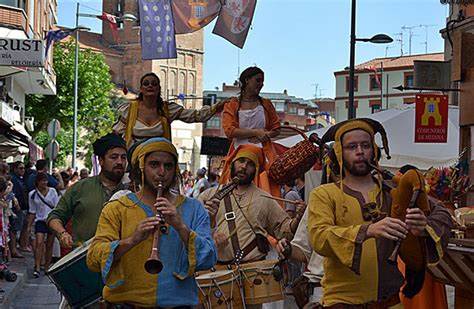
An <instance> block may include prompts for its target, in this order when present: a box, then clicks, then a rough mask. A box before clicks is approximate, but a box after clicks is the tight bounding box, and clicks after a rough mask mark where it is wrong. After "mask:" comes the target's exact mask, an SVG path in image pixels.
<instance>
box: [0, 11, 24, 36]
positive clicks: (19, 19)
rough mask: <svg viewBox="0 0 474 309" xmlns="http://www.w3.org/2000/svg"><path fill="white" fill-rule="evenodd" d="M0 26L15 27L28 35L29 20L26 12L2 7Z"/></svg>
mask: <svg viewBox="0 0 474 309" xmlns="http://www.w3.org/2000/svg"><path fill="white" fill-rule="evenodd" d="M0 25H1V26H7V27H13V28H17V29H20V30H23V31H25V33H28V19H27V17H26V14H25V11H24V10H23V9H20V8H15V7H11V6H6V5H0Z"/></svg>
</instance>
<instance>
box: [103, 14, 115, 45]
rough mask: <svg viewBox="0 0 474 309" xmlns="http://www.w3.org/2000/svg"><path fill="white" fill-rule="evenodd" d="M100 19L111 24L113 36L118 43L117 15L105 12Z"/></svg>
mask: <svg viewBox="0 0 474 309" xmlns="http://www.w3.org/2000/svg"><path fill="white" fill-rule="evenodd" d="M99 19H100V20H102V21H105V22H107V23H108V24H109V27H110V30H111V31H112V36H113V37H114V41H115V42H116V43H119V34H118V25H117V19H116V18H115V16H114V15H112V14H108V13H105V12H103V13H102V15H101V16H99Z"/></svg>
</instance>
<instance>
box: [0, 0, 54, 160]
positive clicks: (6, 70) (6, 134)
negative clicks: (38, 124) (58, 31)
mask: <svg viewBox="0 0 474 309" xmlns="http://www.w3.org/2000/svg"><path fill="white" fill-rule="evenodd" d="M56 8H57V1H56V0H44V1H33V0H2V1H0V38H1V39H2V40H4V42H3V43H2V44H4V43H5V42H17V43H18V42H19V41H16V40H26V39H35V40H42V39H43V38H44V37H45V35H46V33H47V32H48V31H49V30H51V29H52V27H53V25H55V24H56V23H57V15H56ZM43 47H44V46H42V48H43ZM12 50H14V49H13V47H12ZM40 52H41V51H40ZM52 54H53V53H52V52H51V51H50V52H49V54H48V58H47V59H44V65H43V66H41V67H20V66H10V65H0V145H1V147H0V158H5V157H8V156H10V155H18V154H25V153H27V152H28V147H30V148H31V149H32V150H35V153H31V154H30V156H31V157H32V159H33V160H35V159H37V155H36V154H38V155H39V156H41V150H40V149H38V148H37V147H36V145H35V144H34V143H33V142H32V141H31V137H30V136H29V134H28V133H27V131H26V130H25V128H24V125H25V97H26V95H27V94H44V95H54V94H56V75H55V73H54V70H53V67H52ZM27 123H28V124H30V125H31V126H32V122H31V121H28V122H27ZM30 129H32V127H31V128H30Z"/></svg>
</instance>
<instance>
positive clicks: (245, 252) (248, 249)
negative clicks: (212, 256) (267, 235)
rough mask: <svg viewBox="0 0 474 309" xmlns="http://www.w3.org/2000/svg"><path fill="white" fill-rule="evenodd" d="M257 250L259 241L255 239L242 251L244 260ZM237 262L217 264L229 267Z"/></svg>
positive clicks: (220, 262) (218, 262)
mask: <svg viewBox="0 0 474 309" xmlns="http://www.w3.org/2000/svg"><path fill="white" fill-rule="evenodd" d="M255 248H257V239H256V238H254V239H253V240H252V241H251V242H250V243H249V244H248V245H247V246H245V248H244V249H243V250H242V252H243V254H242V256H243V257H242V259H244V258H245V257H246V256H247V255H248V254H249V253H250V252H252V251H253V249H255ZM234 262H235V259H233V260H230V261H217V264H221V265H229V264H233V263H234Z"/></svg>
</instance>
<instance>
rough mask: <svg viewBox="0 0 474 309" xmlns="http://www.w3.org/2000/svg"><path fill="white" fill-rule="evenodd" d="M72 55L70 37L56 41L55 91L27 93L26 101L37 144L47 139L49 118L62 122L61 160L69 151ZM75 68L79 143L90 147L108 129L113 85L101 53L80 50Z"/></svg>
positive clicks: (71, 106)
mask: <svg viewBox="0 0 474 309" xmlns="http://www.w3.org/2000/svg"><path fill="white" fill-rule="evenodd" d="M74 57H75V43H74V42H73V41H69V42H66V43H56V44H55V46H54V70H55V72H56V90H57V91H56V95H55V96H40V95H30V96H27V102H26V114H27V116H32V117H34V119H35V131H34V132H33V134H32V136H33V137H34V138H35V141H36V142H37V143H38V144H39V145H41V146H45V144H43V142H44V141H46V143H47V142H48V141H49V138H47V133H46V128H47V126H48V123H49V122H50V121H51V120H52V119H58V120H59V121H60V122H61V132H62V133H61V134H60V135H61V138H59V137H58V142H59V144H60V154H59V157H60V160H62V162H64V158H65V157H66V155H67V154H70V153H71V152H72V128H73V111H74ZM78 69H79V70H78V74H79V79H78V114H77V121H78V145H82V146H84V147H86V148H90V145H91V144H92V143H93V141H94V140H96V139H97V138H98V137H100V136H102V135H104V134H106V133H108V132H110V131H111V128H112V124H113V123H114V111H113V109H112V107H111V104H110V101H111V98H110V91H111V90H112V88H113V87H114V86H113V84H112V83H111V80H110V73H109V66H108V65H107V64H106V63H105V58H104V55H103V54H100V53H95V52H93V51H91V50H90V49H87V50H81V51H80V53H79V67H78ZM84 130H85V131H86V132H87V133H86V134H85V135H82V134H79V133H80V132H84ZM81 135H82V136H81ZM58 163H59V162H58Z"/></svg>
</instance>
